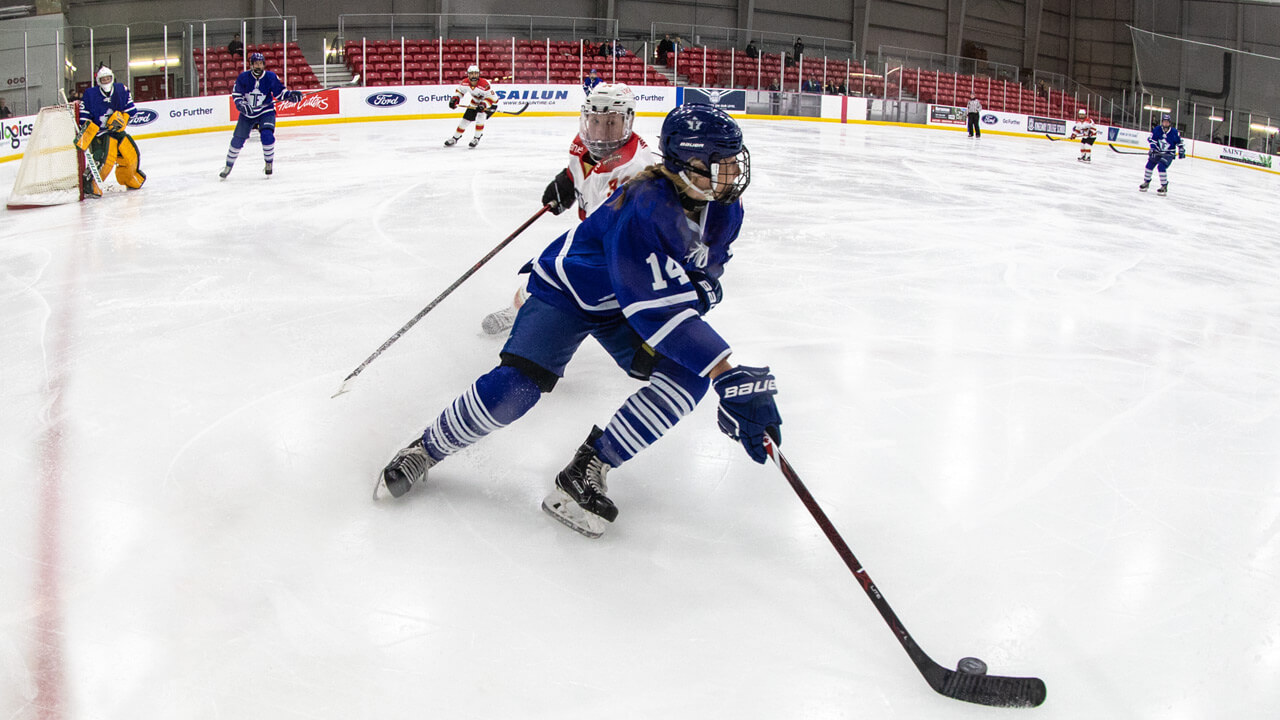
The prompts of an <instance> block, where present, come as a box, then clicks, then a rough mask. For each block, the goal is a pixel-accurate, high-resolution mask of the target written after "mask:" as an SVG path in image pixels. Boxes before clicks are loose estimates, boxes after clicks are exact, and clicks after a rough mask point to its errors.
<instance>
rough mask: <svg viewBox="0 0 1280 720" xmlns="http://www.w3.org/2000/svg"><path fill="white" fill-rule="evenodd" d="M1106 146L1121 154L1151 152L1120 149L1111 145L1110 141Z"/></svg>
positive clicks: (1145, 153)
mask: <svg viewBox="0 0 1280 720" xmlns="http://www.w3.org/2000/svg"><path fill="white" fill-rule="evenodd" d="M1107 147H1109V148H1111V149H1112V150H1115V151H1116V152H1118V153H1120V154H1121V155H1150V154H1151V153H1150V151H1148V152H1142V151H1141V150H1121V149H1120V148H1118V147H1116V146H1115V145H1112V144H1111V143H1107Z"/></svg>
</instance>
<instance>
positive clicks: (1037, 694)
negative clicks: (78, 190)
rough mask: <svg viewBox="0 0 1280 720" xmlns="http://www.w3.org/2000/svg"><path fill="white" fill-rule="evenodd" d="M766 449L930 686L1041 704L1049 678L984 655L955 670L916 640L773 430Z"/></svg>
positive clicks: (1003, 701)
mask: <svg viewBox="0 0 1280 720" xmlns="http://www.w3.org/2000/svg"><path fill="white" fill-rule="evenodd" d="M764 449H765V452H766V453H768V454H769V457H770V458H771V459H772V460H773V462H774V463H775V464H776V465H777V466H778V469H779V470H781V471H782V475H783V477H785V478H786V479H787V482H789V483H791V489H793V490H795V492H796V495H799V496H800V501H801V502H803V503H804V506H805V508H807V509H808V510H809V514H810V515H813V519H814V520H816V521H817V523H818V527H820V528H822V532H823V533H825V534H826V536H827V540H829V541H831V545H832V546H833V547H835V549H836V552H837V553H839V554H840V558H841V559H842V560H844V564H845V565H847V566H848V567H849V570H851V571H852V572H853V576H854V577H855V578H856V579H857V580H858V583H859V584H861V585H862V589H863V590H865V591H866V593H867V597H869V598H871V603H872V604H873V605H875V606H876V610H879V611H880V616H881V617H883V618H884V621H885V622H886V623H888V625H889V629H890V630H892V631H893V634H894V635H895V636H897V638H898V642H900V643H902V647H903V649H905V650H906V651H907V656H908V657H910V658H911V662H913V663H915V665H916V669H918V670H919V671H920V674H921V675H923V676H924V679H925V682H927V683H929V687H931V688H933V689H934V690H935V691H937V692H938V693H940V694H942V695H945V696H947V697H949V698H954V699H956V700H963V701H965V702H971V703H977V704H979V705H990V706H992V707H1036V706H1038V705H1040V704H1041V703H1043V702H1044V699H1045V695H1046V690H1045V685H1044V681H1043V680H1041V679H1040V678H1034V677H1005V676H1001V675H987V674H985V665H984V664H983V663H981V661H976V664H977V665H978V666H979V667H980V668H981V670H980V671H979V672H978V673H973V672H964V671H960V670H950V669H948V668H944V667H942V666H941V665H939V664H938V663H936V662H934V661H933V658H930V657H929V656H928V655H927V654H925V651H924V650H922V649H920V646H919V645H917V644H916V641H915V640H914V639H913V638H912V637H911V635H910V633H908V632H907V629H906V628H905V627H903V625H902V621H901V620H899V619H898V616H897V615H895V614H894V612H893V608H891V607H889V602H888V601H887V600H885V598H884V595H883V594H881V592H880V590H879V588H877V587H876V584H875V583H874V582H873V581H872V580H871V576H870V575H868V574H867V571H866V570H864V569H863V568H862V563H860V562H858V558H856V557H854V555H853V551H852V550H850V549H849V546H848V545H847V544H845V542H844V539H843V538H841V537H840V533H839V532H837V531H836V528H835V526H834V525H832V524H831V520H830V519H828V518H827V515H826V513H824V512H823V511H822V508H821V507H819V506H818V502H817V501H816V500H814V499H813V495H811V494H809V490H808V488H806V487H805V486H804V483H802V482H800V476H799V475H797V474H796V471H795V469H793V468H792V467H791V463H789V462H787V459H786V458H785V457H783V455H782V451H781V450H779V449H778V446H777V445H776V444H774V441H773V438H772V437H770V436H769V435H767V434H766V435H765V438H764ZM969 660H972V658H965V659H963V660H961V661H960V664H961V666H963V665H964V664H965V662H966V661H969Z"/></svg>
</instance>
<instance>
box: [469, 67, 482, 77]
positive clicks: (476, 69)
mask: <svg viewBox="0 0 1280 720" xmlns="http://www.w3.org/2000/svg"><path fill="white" fill-rule="evenodd" d="M471 73H475V74H477V75H479V74H480V66H479V65H472V66H471V67H469V68H467V74H468V75H470V74H471Z"/></svg>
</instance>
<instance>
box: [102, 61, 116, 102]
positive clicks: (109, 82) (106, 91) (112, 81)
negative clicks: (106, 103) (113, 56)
mask: <svg viewBox="0 0 1280 720" xmlns="http://www.w3.org/2000/svg"><path fill="white" fill-rule="evenodd" d="M97 81H98V89H99V90H101V91H102V94H103V95H110V94H111V91H112V90H115V89H116V76H115V75H114V74H113V73H112V72H111V68H109V67H107V66H106V65H103V66H102V67H100V68H98V75H97Z"/></svg>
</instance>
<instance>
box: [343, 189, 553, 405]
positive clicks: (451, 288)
mask: <svg viewBox="0 0 1280 720" xmlns="http://www.w3.org/2000/svg"><path fill="white" fill-rule="evenodd" d="M550 209H551V206H550V205H543V206H542V208H541V209H540V210H538V212H536V213H534V214H533V217H531V218H529V219H528V220H525V221H524V224H523V225H521V226H520V227H518V228H516V231H515V232H513V233H511V234H510V235H508V236H507V238H506V239H505V240H503V241H502V242H500V243H498V245H497V247H495V248H494V249H492V250H490V251H489V252H488V254H486V255H485V256H484V257H482V258H480V260H479V261H477V262H476V264H475V265H472V266H471V269H470V270H468V271H466V272H464V273H462V277H460V278H458V279H457V280H454V281H453V284H452V285H450V286H449V287H447V288H445V289H444V292H442V293H440V294H439V295H437V296H436V299H435V300H432V301H431V302H430V303H429V304H428V305H427V306H426V307H424V308H422V310H420V311H418V314H417V315H414V316H413V319H411V320H410V321H409V322H407V323H405V324H404V327H401V328H400V329H399V330H397V331H396V332H395V334H394V335H392V336H391V337H389V338H387V341H386V342H384V343H382V346H381V347H379V348H378V349H377V350H374V351H373V354H372V355H370V356H369V357H367V358H365V361H364V362H362V363H360V366H359V367H357V368H356V369H355V370H352V371H351V374H350V375H348V376H346V377H345V378H343V380H342V385H340V386H338V392H336V393H334V394H333V395H330V397H338V396H339V395H341V394H342V393H344V392H346V391H347V385H349V384H350V383H351V381H352V380H355V378H356V376H357V375H359V374H360V373H362V372H364V369H365V368H366V367H368V366H369V363H371V362H373V361H374V360H375V359H377V357H378V356H379V355H381V354H382V351H383V350H386V349H387V348H389V347H391V344H392V343H394V342H395V341H397V340H399V339H400V336H401V335H404V334H405V333H406V332H408V331H409V328H411V327H413V326H414V325H416V324H417V323H418V321H419V320H421V319H422V318H423V317H425V316H426V314H427V313H429V312H431V311H432V310H433V309H434V308H435V306H436V305H439V304H440V301H441V300H444V299H445V298H446V297H449V293H452V292H453V291H454V290H457V289H458V286H459V285H461V284H462V283H463V282H464V281H466V279H467V278H469V277H471V276H472V275H474V274H475V273H476V271H477V270H479V269H480V268H481V267H482V266H483V265H484V264H485V263H487V262H489V261H490V260H492V259H493V256H494V255H497V254H498V251H500V250H502V248H504V247H506V246H507V245H510V244H511V241H512V240H515V239H516V236H518V235H519V234H520V233H522V232H524V231H525V228H527V227H529V226H530V225H532V224H533V221H534V220H537V219H538V218H540V217H542V214H543V213H545V212H546V211H548V210H550Z"/></svg>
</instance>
